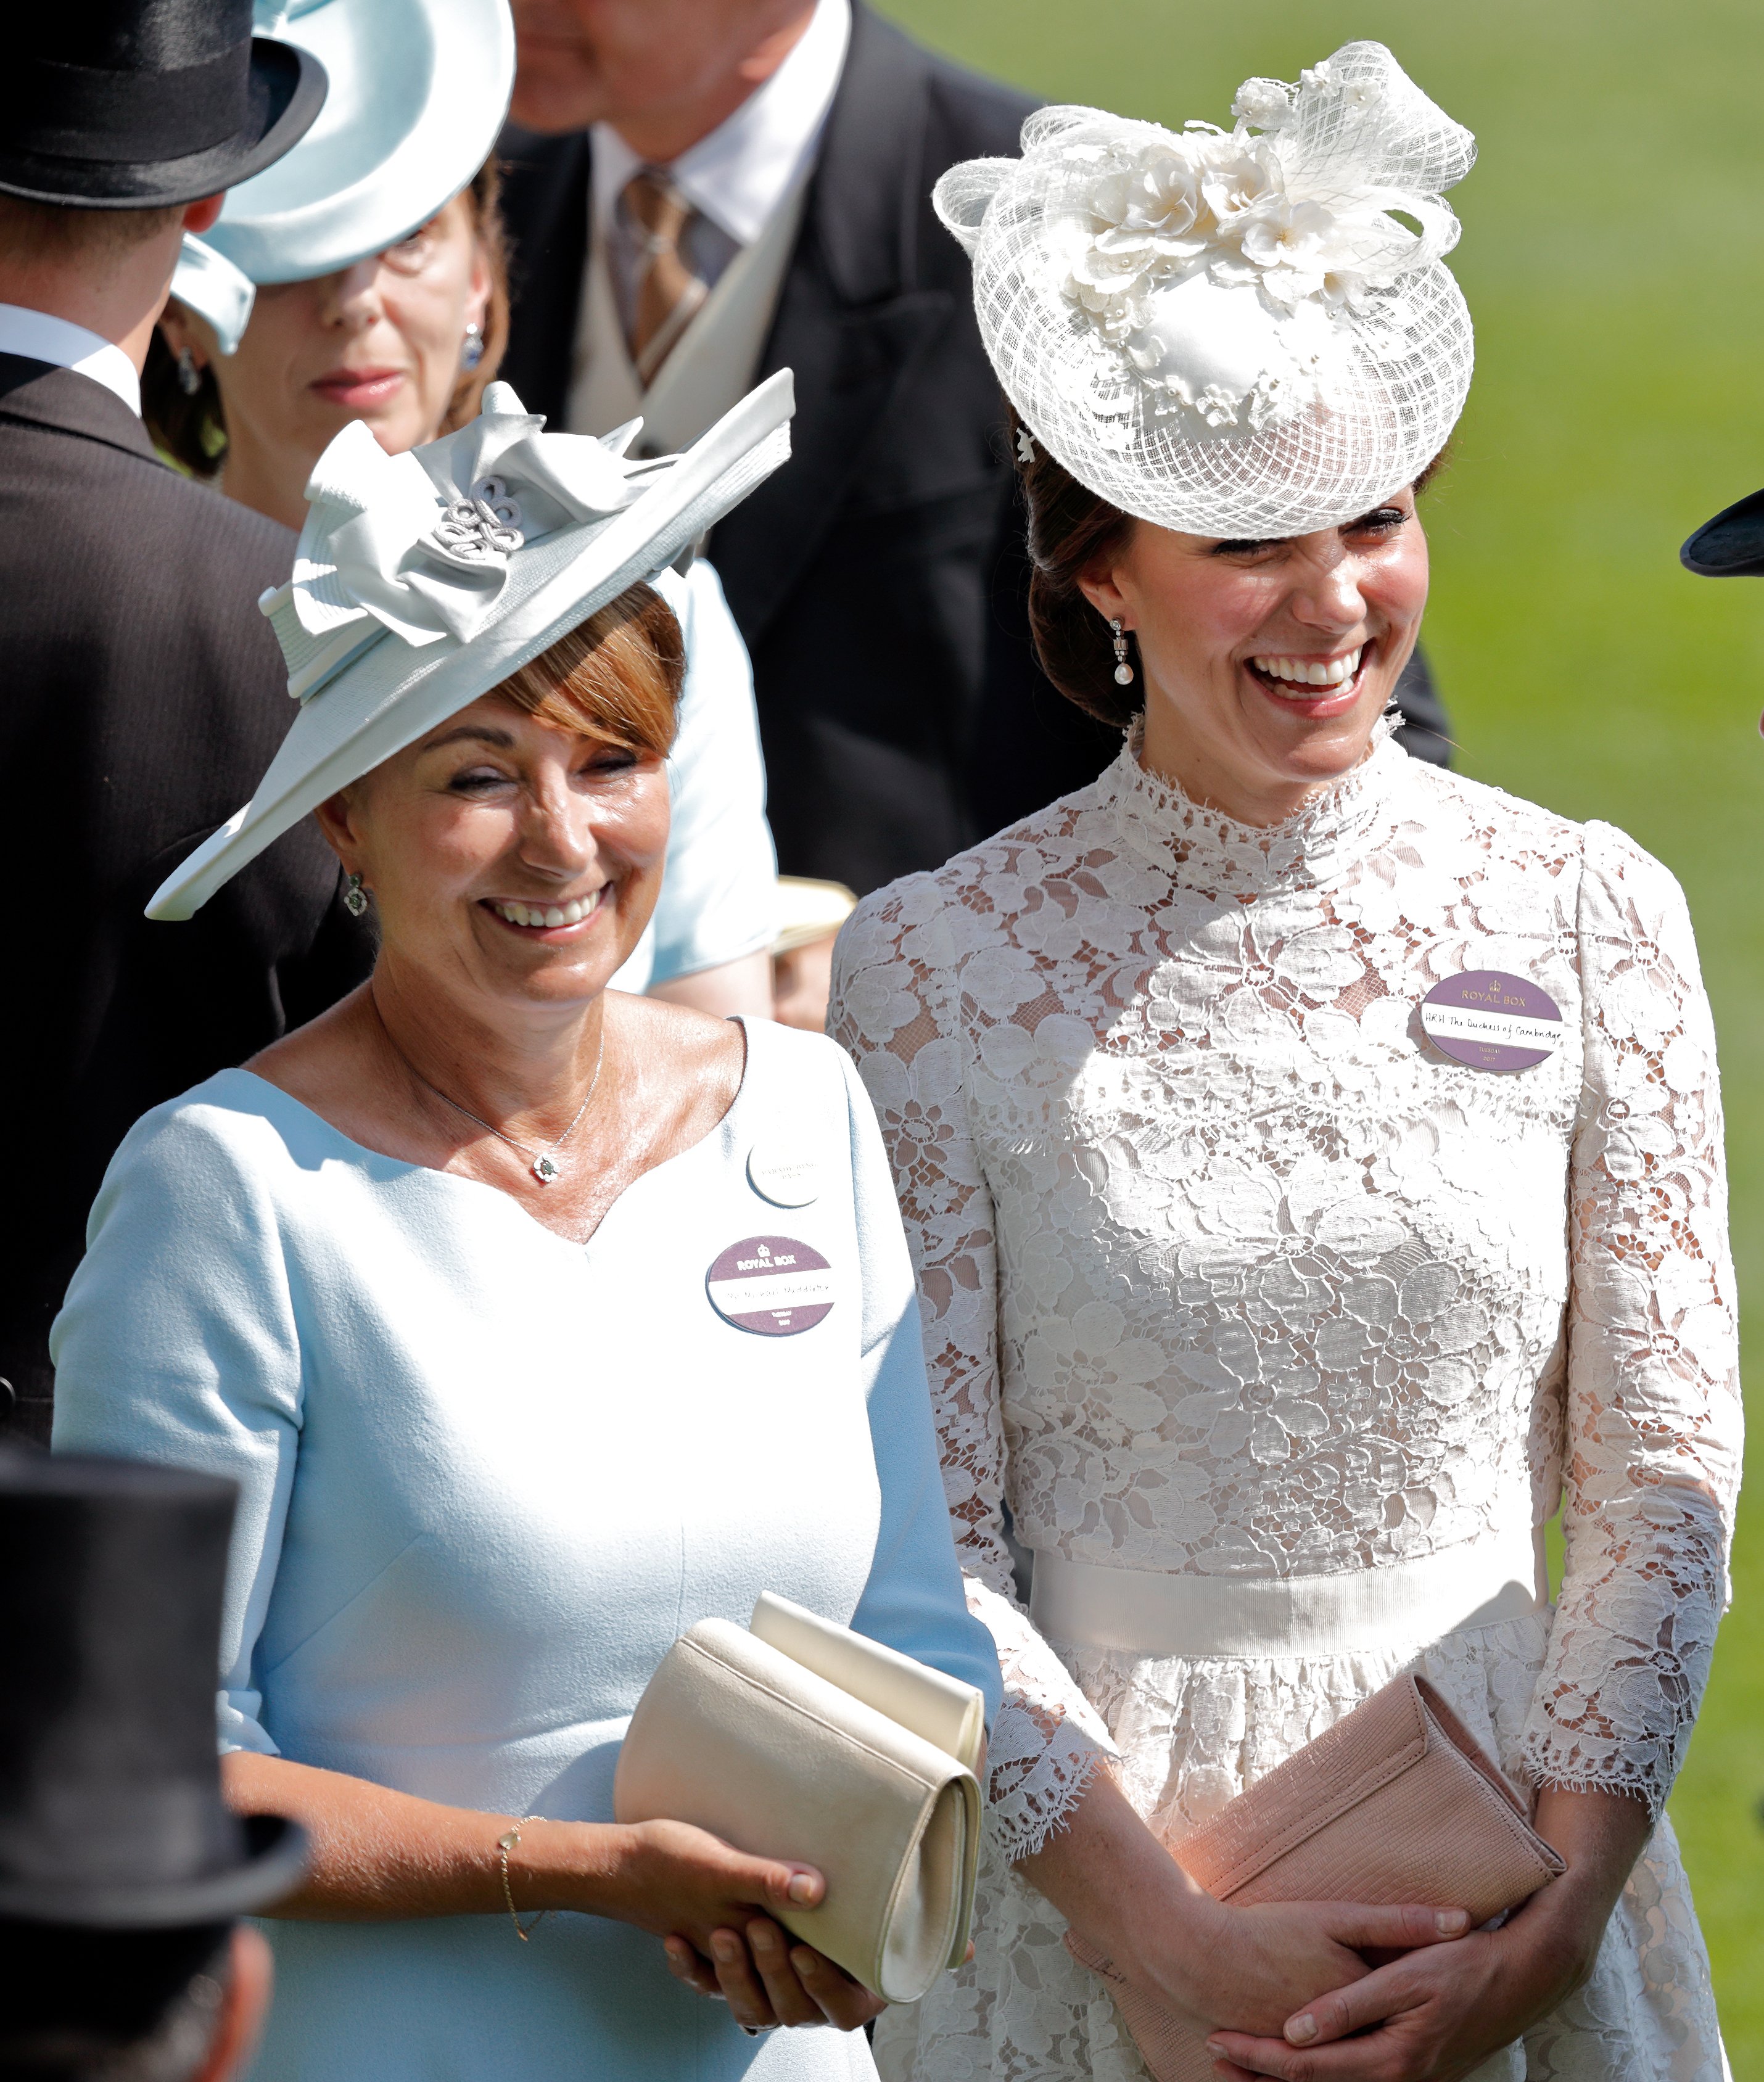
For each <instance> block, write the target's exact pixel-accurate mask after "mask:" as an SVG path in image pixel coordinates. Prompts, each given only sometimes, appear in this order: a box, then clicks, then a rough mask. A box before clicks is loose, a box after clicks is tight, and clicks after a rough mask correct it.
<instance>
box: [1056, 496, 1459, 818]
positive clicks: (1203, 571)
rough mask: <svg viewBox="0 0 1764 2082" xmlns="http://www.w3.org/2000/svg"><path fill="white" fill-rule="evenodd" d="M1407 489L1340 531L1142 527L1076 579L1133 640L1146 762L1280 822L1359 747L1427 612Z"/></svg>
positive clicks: (1211, 796)
mask: <svg viewBox="0 0 1764 2082" xmlns="http://www.w3.org/2000/svg"><path fill="white" fill-rule="evenodd" d="M1427 579H1428V567H1427V538H1426V537H1425V535H1424V533H1423V532H1422V529H1421V524H1420V520H1419V518H1418V517H1417V516H1416V511H1415V495H1414V494H1413V492H1412V491H1407V490H1404V491H1401V492H1399V493H1397V494H1396V495H1395V496H1394V497H1392V498H1391V499H1387V500H1386V502H1385V503H1384V504H1382V506H1379V507H1378V508H1375V509H1374V511H1373V512H1369V513H1368V514H1365V515H1364V516H1361V518H1359V519H1358V520H1356V521H1349V522H1348V523H1346V524H1344V525H1343V526H1341V527H1340V528H1331V529H1322V530H1319V532H1318V533H1315V534H1310V535H1299V536H1294V537H1291V538H1290V539H1289V540H1285V541H1281V542H1217V541H1213V540H1210V539H1209V538H1208V537H1205V536H1201V535H1184V534H1179V533H1176V532H1175V530H1174V529H1168V528H1159V527H1157V526H1154V525H1152V524H1151V523H1150V522H1149V521H1140V522H1138V523H1137V524H1136V525H1135V526H1134V527H1133V530H1132V532H1131V533H1130V534H1129V537H1128V539H1127V542H1126V546H1125V549H1124V550H1122V551H1120V553H1119V554H1117V555H1116V556H1115V557H1114V558H1112V560H1111V561H1110V562H1109V563H1108V564H1107V566H1106V567H1103V568H1099V569H1098V570H1095V571H1092V572H1091V573H1090V574H1089V575H1087V577H1086V578H1085V579H1084V580H1082V586H1083V590H1084V593H1085V596H1086V597H1087V599H1088V600H1089V601H1090V602H1091V605H1092V606H1094V607H1095V608H1096V609H1097V610H1098V612H1099V613H1102V614H1104V615H1105V616H1107V617H1112V618H1119V619H1120V621H1121V622H1123V623H1124V624H1125V626H1126V627H1127V628H1129V629H1130V630H1132V631H1133V634H1134V636H1135V637H1136V639H1137V647H1138V653H1139V660H1140V664H1141V666H1142V668H1143V671H1144V672H1145V681H1146V727H1145V743H1144V750H1143V754H1142V757H1143V758H1144V761H1145V764H1146V766H1147V767H1148V768H1150V769H1151V770H1152V771H1153V772H1154V773H1163V774H1166V775H1167V776H1169V777H1170V778H1172V779H1174V780H1176V781H1178V782H1180V783H1181V784H1182V786H1184V788H1185V789H1186V790H1188V793H1189V794H1191V795H1192V796H1194V797H1195V798H1196V799H1197V800H1199V801H1201V802H1205V803H1211V804H1213V806H1214V807H1217V808H1218V809H1221V810H1223V811H1226V814H1227V815H1229V816H1234V817H1236V818H1238V819H1239V820H1242V821H1243V822H1246V823H1252V824H1269V823H1273V822H1275V821H1277V820H1278V819H1279V818H1281V817H1282V816H1287V815H1289V813H1290V812H1291V811H1292V810H1293V809H1295V808H1296V807H1298V804H1299V803H1302V801H1303V799H1304V798H1305V797H1306V794H1309V793H1310V792H1312V791H1313V790H1315V789H1316V788H1317V787H1319V786H1322V785H1323V784H1326V783H1327V782H1330V781H1332V780H1334V779H1336V778H1337V777H1338V776H1339V775H1340V774H1342V773H1346V772H1347V771H1348V769H1349V768H1350V767H1352V766H1353V765H1356V764H1357V762H1358V761H1360V760H1361V758H1362V757H1364V756H1365V750H1366V747H1367V744H1369V741H1370V739H1371V735H1372V729H1373V726H1374V723H1376V722H1377V720H1378V717H1379V715H1380V714H1382V712H1383V710H1384V709H1385V707H1386V705H1387V704H1388V703H1389V702H1390V700H1391V696H1392V694H1393V693H1395V688H1396V682H1397V678H1398V676H1399V674H1400V672H1402V670H1403V666H1404V665H1405V664H1407V662H1408V658H1409V654H1410V652H1411V651H1413V649H1414V648H1415V639H1416V636H1417V634H1419V633H1420V624H1421V613H1422V609H1424V607H1425V605H1426V604H1427Z"/></svg>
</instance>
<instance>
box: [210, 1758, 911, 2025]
mask: <svg viewBox="0 0 1764 2082" xmlns="http://www.w3.org/2000/svg"><path fill="white" fill-rule="evenodd" d="M221 1776H222V1785H223V1786H224V1787H225V1789H226V1798H227V1801H228V1804H229V1805H230V1806H231V1807H232V1808H233V1810H234V1813H235V1814H286V1815H289V1816H291V1817H292V1818H293V1819H294V1820H296V1821H298V1822H299V1823H301V1824H302V1826H303V1827H305V1829H306V1832H307V1834H308V1835H309V1837H310V1840H311V1844H312V1859H311V1864H310V1867H309V1869H308V1871H307V1873H306V1878H305V1880H304V1881H303V1882H302V1884H301V1886H300V1887H299V1888H298V1890H296V1891H295V1893H293V1894H292V1895H290V1896H289V1899H287V1900H286V1901H285V1902H283V1903H280V1904H278V1906H277V1907H276V1908H275V1909H273V1910H272V1911H270V1913H272V1915H279V1916H299V1917H302V1918H303V1919H307V1920H314V1921H323V1922H378V1921H381V1920H395V1921H399V1922H402V1921H404V1920H407V1919H410V1918H412V1917H416V1916H484V1915H504V1914H506V1912H507V1910H508V1906H509V1903H508V1900H507V1899H506V1898H505V1897H504V1893H503V1867H502V1859H501V1851H500V1840H501V1838H502V1836H503V1835H504V1833H505V1832H506V1831H508V1829H509V1817H508V1816H506V1815H501V1814H483V1813H481V1812H479V1810H477V1809H476V1808H469V1807H449V1806H444V1805H443V1804H442V1803H441V1802H438V1801H433V1800H420V1799H418V1798H416V1797H415V1796H414V1795H413V1794H411V1793H395V1792H394V1791H393V1790H392V1789H391V1788H390V1787H389V1786H384V1785H373V1783H372V1782H371V1781H369V1780H366V1779H361V1778H351V1777H349V1776H348V1775H347V1774H345V1773H344V1772H337V1771H321V1770H319V1769H317V1768H315V1767H314V1766H313V1765H310V1764H293V1763H290V1762H289V1760H288V1759H287V1758H285V1757H266V1756H254V1755H248V1754H246V1753H244V1752H243V1751H236V1752H235V1753H234V1755H230V1756H227V1757H224V1758H222V1769H221ZM508 1884H509V1894H512V1896H513V1901H514V1905H515V1907H517V1909H518V1910H519V1911H521V1913H522V1914H523V1915H524V1914H525V1913H527V1912H528V1911H530V1910H537V1909H552V1908H558V1909H573V1910H576V1911H579V1912H580V1913H581V1914H584V1915H588V1916H613V1917H615V1918H616V1919H617V1920H618V1921H620V1922H622V1923H631V1924H635V1925H636V1926H637V1927H638V1928H639V1929H640V1930H647V1931H648V1932H651V1933H652V1935H653V1936H655V1937H659V1938H660V1939H661V1940H662V1941H663V1943H664V1945H665V1948H666V1950H667V1954H668V1963H669V1966H670V1967H672V1968H673V1970H674V1972H675V1973H676V1974H677V1975H679V1976H680V1978H681V1979H682V1980H685V1981H686V1982H688V1983H690V1985H691V1986H692V1987H696V1988H698V1990H700V1991H701V1992H702V1993H703V1994H705V1995H711V1996H718V1995H720V1996H723V1997H724V2000H727V2001H728V2004H729V2006H730V2008H731V2009H732V2012H733V2013H734V2015H735V2016H736V2019H737V2020H738V2021H740V2022H741V2023H742V2024H744V2025H747V2026H748V2027H749V2029H752V2030H764V2029H768V2028H769V2027H770V2026H771V2025H777V2024H787V2025H795V2024H830V2025H836V2026H837V2027H838V2029H840V2030H841V2031H851V2030H855V2029H856V2027H857V2026H858V2025H861V2024H863V2023H866V2022H867V2021H868V2020H869V2019H870V2018H871V2017H875V2016H876V2015H877V2014H878V2013H879V2012H880V2011H881V2010H882V2009H884V2008H885V2007H886V2005H885V2004H883V2003H882V2002H880V2000H878V1999H877V1998H876V1996H872V1995H871V1993H870V1992H869V1991H868V1990H867V1989H866V1988H863V1987H859V1984H858V1983H856V1982H855V1981H854V1980H852V1979H850V1976H849V1975H846V1974H844V1973H842V1972H841V1971H840V1970H839V1969H838V1967H837V1966H833V1964H832V1963H831V1962H830V1961H828V1960H826V1959H824V1958H822V1957H821V1954H820V1953H818V1952H816V1951H813V1950H812V1949H810V1947H809V1946H808V1945H793V1944H791V1941H790V1940H789V1939H788V1938H787V1937H786V1936H785V1934H784V1932H783V1931H782V1930H781V1929H780V1928H779V1925H778V1923H777V1921H776V1920H775V1918H776V1916H778V1915H779V1914H780V1913H783V1911H787V1909H789V1908H790V1907H791V1906H793V1905H794V1906H795V1907H803V1908H809V1907H813V1906H814V1904H815V1903H817V1902H818V1901H820V1900H821V1898H822V1897H823V1895H824V1894H825V1893H826V1890H827V1883H826V1882H825V1879H824V1878H822V1877H821V1874H820V1873H817V1871H816V1870H815V1869H814V1868H813V1867H812V1866H811V1865H799V1864H796V1863H794V1862H792V1861H790V1860H788V1859H782V1858H754V1857H749V1856H748V1855H747V1853H746V1852H745V1851H737V1850H736V1848H734V1846H733V1845H732V1844H725V1843H724V1841H723V1840H722V1838H721V1837H720V1836H713V1835H710V1834H708V1833H707V1831H705V1830H703V1829H694V1828H692V1827H689V1826H688V1825H687V1824H686V1823H683V1822H645V1823H639V1824H636V1825H632V1826H624V1825H621V1824H618V1823H595V1822H547V1821H544V1820H541V1819H529V1820H527V1821H525V1822H523V1823H521V1824H520V1833H519V1837H518V1840H517V1842H516V1843H515V1844H513V1847H512V1848H511V1849H510V1851H509V1860H508ZM514 1941H515V1940H514V1936H513V1932H510V1933H509V1943H510V1944H511V1945H512V1944H513V1942H514Z"/></svg>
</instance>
